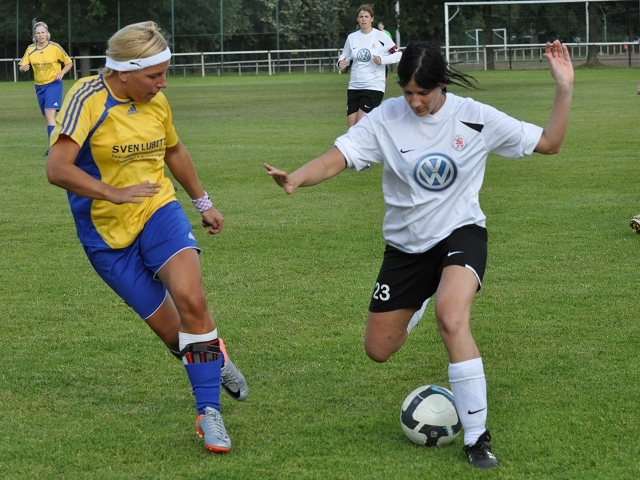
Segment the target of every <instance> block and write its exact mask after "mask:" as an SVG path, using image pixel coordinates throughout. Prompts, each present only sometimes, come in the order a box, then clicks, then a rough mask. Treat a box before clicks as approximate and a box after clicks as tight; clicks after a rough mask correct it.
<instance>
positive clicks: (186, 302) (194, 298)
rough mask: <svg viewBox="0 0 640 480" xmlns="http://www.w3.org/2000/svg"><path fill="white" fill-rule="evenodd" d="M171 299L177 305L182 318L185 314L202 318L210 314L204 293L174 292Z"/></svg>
mask: <svg viewBox="0 0 640 480" xmlns="http://www.w3.org/2000/svg"><path fill="white" fill-rule="evenodd" d="M171 297H172V298H173V301H174V302H175V304H176V308H177V309H178V313H179V314H180V317H183V316H184V314H188V315H193V316H201V315H203V314H204V313H206V312H208V308H207V301H206V299H205V296H204V292H198V291H184V290H183V291H180V292H172V293H171Z"/></svg>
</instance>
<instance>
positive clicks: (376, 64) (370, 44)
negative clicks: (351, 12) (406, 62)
mask: <svg viewBox="0 0 640 480" xmlns="http://www.w3.org/2000/svg"><path fill="white" fill-rule="evenodd" d="M356 18H357V20H358V25H359V27H360V29H359V30H357V31H355V32H353V33H352V34H350V35H349V36H348V37H347V41H346V42H345V44H344V50H342V54H341V55H340V57H339V58H338V68H339V69H340V70H341V71H344V70H346V68H347V67H348V66H349V65H351V76H350V77H349V87H348V89H347V126H348V127H351V126H353V125H355V124H356V123H357V122H358V121H359V120H360V119H361V118H362V116H363V115H364V114H365V113H369V112H370V111H371V110H373V109H374V108H376V107H377V106H378V105H380V103H381V102H382V97H384V88H385V84H386V78H385V65H389V64H392V63H398V62H399V61H400V58H401V57H402V53H400V51H399V50H398V46H397V45H396V44H395V42H394V41H393V40H392V39H391V38H390V37H389V36H388V35H386V34H385V33H384V32H382V31H380V30H378V29H376V28H373V7H372V6H371V5H362V6H361V7H359V8H358V11H357V12H356Z"/></svg>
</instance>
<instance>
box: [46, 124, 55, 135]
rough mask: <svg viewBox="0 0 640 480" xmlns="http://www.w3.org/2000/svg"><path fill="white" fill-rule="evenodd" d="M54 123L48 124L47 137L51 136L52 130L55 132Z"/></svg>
mask: <svg viewBox="0 0 640 480" xmlns="http://www.w3.org/2000/svg"><path fill="white" fill-rule="evenodd" d="M53 128H54V126H53V125H47V138H51V132H53Z"/></svg>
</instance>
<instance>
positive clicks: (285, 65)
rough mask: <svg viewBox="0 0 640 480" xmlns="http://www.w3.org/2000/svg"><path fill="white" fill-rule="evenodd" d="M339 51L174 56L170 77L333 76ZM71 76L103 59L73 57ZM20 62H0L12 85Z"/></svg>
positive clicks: (97, 67)
mask: <svg viewBox="0 0 640 480" xmlns="http://www.w3.org/2000/svg"><path fill="white" fill-rule="evenodd" d="M341 50H342V49H335V48H334V49H308V50H253V51H242V52H199V53H174V54H173V56H172V64H171V67H170V68H169V75H174V76H175V75H180V74H181V75H182V76H187V75H200V76H202V77H205V76H206V75H223V74H225V73H234V74H238V75H242V74H243V73H245V74H249V73H250V74H255V75H259V74H260V73H263V74H267V75H274V74H276V73H283V72H284V73H294V72H301V73H308V72H311V71H313V72H319V73H323V72H335V71H336V70H337V67H336V62H337V60H338V56H339V55H340V52H341ZM71 59H72V60H73V69H72V70H71V72H70V75H71V76H72V78H73V79H74V80H77V79H78V77H79V75H80V70H81V68H80V65H81V62H83V61H86V62H88V63H89V73H90V74H94V73H96V72H98V70H100V69H101V68H102V67H103V66H104V59H105V56H104V55H90V56H75V57H71ZM19 61H20V59H19V58H0V70H1V69H2V63H3V62H4V63H5V69H6V66H7V65H6V62H10V63H11V72H10V73H9V75H5V76H7V77H12V78H13V81H14V82H17V81H18V80H19V71H18V62H19ZM1 75H2V74H1V73H0V76H1Z"/></svg>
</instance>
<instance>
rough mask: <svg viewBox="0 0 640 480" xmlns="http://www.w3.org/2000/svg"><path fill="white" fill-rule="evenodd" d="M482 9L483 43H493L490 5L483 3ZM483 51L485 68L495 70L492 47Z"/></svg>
mask: <svg viewBox="0 0 640 480" xmlns="http://www.w3.org/2000/svg"><path fill="white" fill-rule="evenodd" d="M482 10H483V14H484V44H485V45H491V44H492V43H493V17H492V15H491V5H489V4H487V5H484V6H483V9H482ZM485 52H486V53H485V60H486V62H487V70H495V69H496V65H495V63H494V61H493V47H486V48H485Z"/></svg>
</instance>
